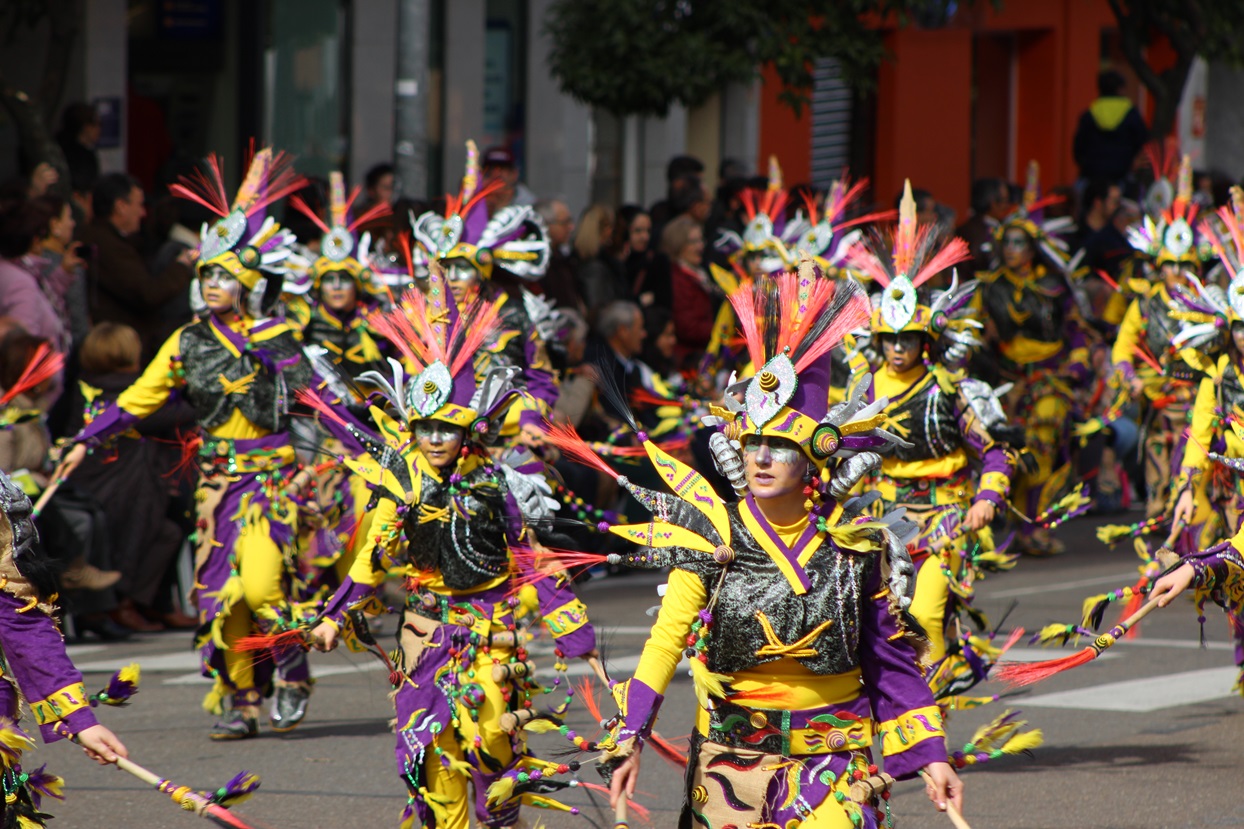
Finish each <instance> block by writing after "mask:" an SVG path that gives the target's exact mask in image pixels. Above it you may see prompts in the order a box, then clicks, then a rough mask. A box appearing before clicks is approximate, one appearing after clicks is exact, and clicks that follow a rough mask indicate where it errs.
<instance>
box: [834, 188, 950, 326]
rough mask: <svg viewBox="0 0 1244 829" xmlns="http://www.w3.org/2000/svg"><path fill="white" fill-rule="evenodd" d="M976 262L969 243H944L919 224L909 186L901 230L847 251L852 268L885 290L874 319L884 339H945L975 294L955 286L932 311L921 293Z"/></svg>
mask: <svg viewBox="0 0 1244 829" xmlns="http://www.w3.org/2000/svg"><path fill="white" fill-rule="evenodd" d="M970 257H971V253H970V251H969V249H968V244H967V242H965V241H963V240H962V239H959V238H957V237H956V238H954V239H951V240H950V241H949V242H946V243H945V244H942V242H941V241H940V239H939V237H938V232H937V228H936V227H935V226H933V225H928V224H926V225H920V224H918V223H917V222H916V200H915V199H914V198H913V197H912V194H911V182H910V181H906V182H904V184H903V198H902V200H901V201H900V202H899V209H898V225H897V226H896V227H895V228H894V230H893V231H892V232H891V234H890V235H889V237H888V238H887V237H886V236H883V235H881V234H878V233H874V234H872V236H871V239H870V240H869V241H868V242H864V241H860V242H858V243H857V244H855V245H854V246H853V247H852V248H851V249H850V250H849V251H848V252H847V267H849V268H851V269H852V270H855V271H858V272H860V273H862V274H864V275H866V276H868V277H869V278H871V279H872V280H873V281H874V282H876V283H877V284H878V285H879V286H880V287H881V298H880V301H879V302H877V303H876V305H877V308H876V311H874V312H873V315H872V329H873V331H874V332H876V333H879V334H894V333H898V332H899V331H922V332H927V333H929V334H932V335H933V336H940V335H941V333H942V332H943V331H945V330H946V329H947V327H948V326H949V321H950V318H949V315H950V314H952V313H954V312H955V311H958V310H960V309H961V308H962V307H963V305H965V304H966V302H967V294H969V293H970V290H971V289H965V290H961V289H959V288H958V282H957V280H956V282H955V285H954V286H952V287H951V290H950V291H947V292H945V293H943V294H942V295H941V296H939V297H938V300H937V301H936V302H934V303H933V305H932V306H929V305H922V304H920V296H919V293H918V289H919V288H920V286H921V285H923V284H924V283H926V282H928V281H929V280H930V279H932V278H933V277H934V276H935V275H937V274H938V273H940V272H941V271H943V270H945V269H946V268H949V267H952V266H953V265H956V264H958V263H959V262H962V261H964V260H966V259H969V258H970Z"/></svg>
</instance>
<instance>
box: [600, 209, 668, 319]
mask: <svg viewBox="0 0 1244 829" xmlns="http://www.w3.org/2000/svg"><path fill="white" fill-rule="evenodd" d="M613 248H614V256H615V257H616V258H617V260H618V261H619V262H621V263H622V272H623V274H624V275H625V277H626V281H627V283H628V284H629V285H630V286H631V296H633V297H635V298H636V299H637V300H638V301H639V304H640V305H641V306H643V307H644V308H648V307H650V306H653V305H655V306H659V307H661V308H669V307H670V305H671V304H672V303H673V301H674V298H673V295H672V291H671V290H670V280H669V261H668V260H667V259H665V257H663V256H661V255H660V254H658V253H657V251H656V250H654V249H653V245H652V217H651V216H649V215H648V214H647V213H646V212H645V211H644V209H643V208H642V207H640V206H639V205H637V204H624V205H622V206H621V207H620V208H618V220H617V221H616V222H615V223H614V226H613ZM658 259H659V260H660V261H658Z"/></svg>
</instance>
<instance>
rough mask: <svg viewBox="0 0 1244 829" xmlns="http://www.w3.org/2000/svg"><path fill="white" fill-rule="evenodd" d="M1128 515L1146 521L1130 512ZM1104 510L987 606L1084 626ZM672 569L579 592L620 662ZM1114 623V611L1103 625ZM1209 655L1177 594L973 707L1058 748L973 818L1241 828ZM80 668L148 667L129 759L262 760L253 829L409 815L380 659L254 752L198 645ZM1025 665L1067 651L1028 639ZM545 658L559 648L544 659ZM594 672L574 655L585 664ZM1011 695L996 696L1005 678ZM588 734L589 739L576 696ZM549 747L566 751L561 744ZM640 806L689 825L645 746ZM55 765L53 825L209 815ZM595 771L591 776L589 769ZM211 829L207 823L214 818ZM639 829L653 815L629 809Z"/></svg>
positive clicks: (1099, 558) (182, 773) (323, 677)
mask: <svg viewBox="0 0 1244 829" xmlns="http://www.w3.org/2000/svg"><path fill="white" fill-rule="evenodd" d="M1128 520H1135V518H1134V517H1132V518H1130V519H1128ZM1095 523H1096V522H1089V521H1085V520H1081V521H1078V522H1075V523H1073V524H1072V525H1070V526H1068V527H1065V528H1063V530H1062V533H1063V538H1064V539H1065V540H1066V541H1067V542H1068V544H1067V546H1068V552H1067V554H1065V555H1063V556H1060V557H1057V558H1053V559H1025V560H1023V561H1021V562H1020V565H1019V567H1018V568H1017V569H1016V570H1014V571H1012V572H1010V573H1005V574H1001V575H997V576H992V577H990V578H989V579H988V581H987V582H986V583H983V584H982V585H981V586H980V594H981V605H982V607H983V608H984V609H985V610H986V611H987V612H988V613H989V614H990V616H991V618H993V619H998V618H1000V616H1001V614H1002V613H1003V612H1004V611H1005V610H1006V608H1008V607H1009V606H1010V605H1011V604H1012V603H1013V602H1018V606H1017V607H1016V609H1015V610H1014V612H1013V613H1012V614H1011V616H1010V618H1009V620H1008V627H1010V626H1013V625H1023V626H1024V627H1025V628H1026V629H1028V630H1029V631H1035V630H1037V629H1038V628H1039V627H1041V626H1042V625H1044V624H1046V623H1049V622H1053V621H1067V622H1070V621H1075V620H1076V618H1077V617H1078V614H1079V609H1080V604H1081V601H1082V600H1083V598H1084V597H1085V596H1087V595H1089V594H1091V593H1095V592H1104V591H1105V590H1107V589H1112V588H1114V587H1117V586H1120V585H1123V584H1127V583H1130V582H1132V581H1133V580H1134V579H1135V575H1136V570H1135V558H1134V556H1133V554H1132V553H1131V552H1130V548H1128V547H1126V546H1120V548H1118V549H1116V550H1114V551H1108V550H1106V549H1104V548H1103V547H1102V545H1101V544H1099V543H1098V542H1097V541H1096V539H1095V538H1094V537H1093V532H1092V531H1093V527H1094V526H1095ZM660 580H661V579H659V578H657V577H655V576H650V575H644V574H639V575H633V576H628V577H621V578H613V579H607V580H604V581H600V582H595V583H592V584H589V585H588V586H587V588H586V590H585V593H584V597H585V599H586V600H587V602H588V605H589V607H590V608H591V611H592V614H593V618H594V619H595V620H597V621H598V623H599V624H600V627H601V628H602V629H603V630H604V631H605V632H606V636H607V640H608V641H607V644H608V652H609V657H610V663H611V666H612V669H613V672H614V673H615V674H618V675H623V674H625V673H627V672H628V671H629V670H630V669H631V668H633V667H634V665H635V660H636V657H637V655H638V652H639V649H640V647H641V646H642V644H643V641H644V634H645V632H646V630H647V626H648V625H649V624H650V623H651V618H650V617H649V616H647V615H646V614H645V611H646V610H647V609H648V608H649V607H650V606H652V605H654V604H655V603H656V601H657V598H656V593H655V585H656V584H657V583H658V582H659V581H660ZM1113 618H1114V614H1111V615H1109V616H1108V617H1107V619H1108V620H1111V619H1113ZM1206 632H1207V637H1208V640H1209V647H1208V649H1204V650H1202V649H1200V648H1199V647H1198V643H1197V624H1196V613H1195V611H1194V609H1193V608H1192V606H1191V605H1190V604H1189V603H1184V602H1182V600H1181V601H1180V602H1179V603H1177V605H1176V606H1174V607H1172V608H1170V609H1168V610H1166V611H1163V612H1162V613H1160V614H1157V615H1155V616H1154V617H1151V618H1150V620H1149V621H1146V623H1145V624H1144V626H1143V631H1142V634H1141V636H1140V637H1139V638H1138V639H1136V640H1134V641H1128V642H1125V643H1122V644H1120V645H1119V646H1117V647H1115V648H1114V649H1112V650H1111V651H1110V652H1109V653H1108V655H1107V656H1108V658H1103V659H1099V660H1097V661H1096V662H1094V663H1092V664H1090V665H1088V666H1087V667H1084V668H1081V669H1079V670H1077V671H1074V672H1071V673H1068V674H1063V675H1060V676H1058V677H1055V678H1054V679H1052V680H1051V681H1049V682H1048V683H1046V684H1045V685H1042V686H1039V687H1038V689H1036V690H1034V691H1032V692H1029V693H1028V694H1024V695H1020V696H1017V697H1015V698H1014V699H1011V700H1007V701H1005V702H998V703H994V704H993V705H991V706H987V707H985V708H984V709H982V710H977V711H969V712H965V713H962V714H959V715H957V716H956V717H955V719H954V720H953V721H952V723H951V725H950V730H951V741H952V743H953V744H955V745H956V747H957V746H962V744H963V743H964V742H965V741H966V740H967V739H969V738H970V737H971V735H972V732H973V730H974V729H975V728H976V726H977V725H978V724H980V723H981V722H983V721H985V720H987V719H989V718H991V717H992V716H994V715H996V714H998V713H1001V712H1002V710H1003V706H1004V705H1005V704H1006V703H1010V704H1011V705H1012V706H1014V707H1019V708H1022V709H1023V711H1024V713H1025V715H1026V716H1027V717H1028V718H1029V719H1030V721H1031V722H1032V723H1033V724H1034V725H1037V726H1039V727H1040V728H1042V729H1043V730H1044V731H1045V735H1046V744H1045V746H1043V747H1042V748H1041V749H1039V750H1038V751H1037V752H1036V753H1035V755H1034V756H1033V757H1015V758H1006V759H1003V760H1000V761H996V762H995V763H993V764H990V765H987V766H984V767H982V768H979V769H969V770H968V771H967V772H966V773H965V775H964V777H965V780H966V784H967V802H968V806H967V812H966V814H967V818H968V820H969V821H970V822H971V825H972V826H973V827H975V829H1054V827H1085V828H1088V827H1092V828H1093V829H1107V828H1109V829H1116V828H1117V829H1141V828H1142V827H1153V828H1154V829H1156V828H1157V827H1223V826H1242V825H1244V801H1241V798H1240V797H1239V787H1240V772H1239V767H1240V757H1241V751H1242V750H1241V749H1240V748H1239V746H1240V745H1244V702H1241V700H1240V699H1239V698H1238V697H1232V696H1231V693H1230V689H1231V684H1232V682H1233V681H1234V678H1235V671H1234V668H1233V666H1232V652H1231V646H1230V643H1229V637H1228V634H1227V630H1226V622H1225V620H1224V619H1223V617H1222V615H1221V614H1220V613H1219V612H1217V610H1211V612H1210V613H1209V623H1208V624H1207V631H1206ZM71 653H72V654H73V656H74V659H75V661H77V662H78V664H79V665H80V666H81V667H82V668H83V670H84V671H87V672H89V673H88V675H87V684H88V687H89V689H90V690H95V688H94V687H92V686H97V685H102V683H103V682H104V681H106V679H107V672H109V671H111V670H114V669H115V668H117V667H119V666H120V665H122V664H124V663H125V662H128V661H130V660H134V659H137V660H138V661H139V662H140V663H141V664H142V667H143V673H144V676H143V685H142V688H143V690H142V693H141V694H140V695H139V696H138V697H137V699H136V700H135V703H134V704H133V705H132V706H130V707H128V708H125V709H120V710H112V709H109V710H105V711H104V712H103V714H102V716H103V719H104V721H105V722H106V723H107V724H108V725H109V726H110V727H113V728H115V729H116V730H117V731H118V732H119V733H120V735H121V736H122V738H123V739H124V740H125V741H126V743H127V745H128V746H129V748H130V751H131V756H132V757H133V758H134V759H135V760H136V761H138V762H139V763H142V764H145V765H147V766H149V767H150V768H151V769H153V770H155V771H156V772H158V773H159V774H161V775H163V776H166V777H168V778H170V779H173V780H176V781H178V782H184V783H186V784H189V785H193V786H195V787H198V788H214V787H216V786H219V785H221V784H223V783H224V782H225V781H226V780H228V779H229V777H231V776H232V775H233V774H234V773H236V772H237V771H239V770H241V769H250V770H254V771H256V772H258V773H259V774H260V775H261V776H262V778H263V786H262V788H261V789H260V791H259V793H258V794H257V795H256V797H255V798H254V799H253V800H251V801H250V802H249V803H246V804H244V805H242V806H241V807H239V809H238V811H239V813H241V814H243V815H245V816H246V818H247V820H249V821H251V822H252V823H254V824H255V825H256V826H260V827H265V826H271V827H277V828H279V829H334V828H335V827H355V826H359V827H362V826H367V827H373V826H374V827H386V826H396V824H397V818H398V814H399V813H400V811H401V809H402V807H403V805H404V801H405V796H404V792H403V788H402V785H401V783H400V782H399V781H398V779H397V777H396V775H395V773H394V769H393V746H392V736H391V734H390V733H389V727H388V719H389V717H390V716H391V708H390V707H389V703H388V699H387V695H388V690H389V688H388V685H387V682H386V677H385V675H384V673H383V672H382V671H379V670H377V668H378V667H379V666H378V665H376V664H373V660H372V659H371V657H368V656H366V655H351V654H332V655H330V656H327V657H325V656H323V655H318V654H317V655H316V656H315V657H314V667H315V672H316V674H317V675H318V677H319V684H318V686H317V690H316V694H315V696H314V698H313V700H312V706H311V713H310V715H309V717H308V720H307V722H306V723H305V724H304V725H303V726H302V728H300V729H299V730H298V731H296V732H294V733H293V734H291V735H288V736H286V737H284V738H281V737H277V736H274V735H272V734H270V733H264V734H263V736H262V737H261V738H260V739H257V740H251V741H247V742H244V743H239V744H228V745H221V744H217V743H211V742H209V741H208V739H207V737H206V732H207V727H208V726H209V725H210V722H211V719H210V717H208V716H207V715H205V714H203V713H202V712H201V711H200V710H199V707H198V706H199V701H200V699H201V697H202V694H203V691H204V688H205V686H204V684H203V681H202V680H200V679H199V678H198V675H197V671H196V669H195V660H194V656H193V654H192V653H191V652H190V651H189V650H188V648H187V642H186V640H185V638H184V637H182V636H179V635H175V634H161V635H153V636H146V637H142V638H140V639H139V640H137V641H135V642H133V643H127V644H124V645H110V646H102V645H98V644H86V645H75V646H73V647H72V648H71ZM1016 653H1017V658H1022V659H1039V658H1047V657H1049V656H1053V655H1056V654H1054V653H1047V652H1044V651H1039V650H1036V649H1028V648H1025V647H1023V646H1022V645H1021V647H1020V648H1018V649H1017V652H1016ZM546 661H547V660H546ZM585 668H586V666H579V665H576V666H575V669H576V670H577V671H578V672H579V673H581V674H582V673H585V672H586V671H585V670H583V669H585ZM690 687H691V686H690V680H689V679H688V678H687V677H685V676H683V675H681V673H680V676H679V677H678V678H677V679H676V680H675V685H674V687H673V688H671V691H670V694H669V697H668V698H667V700H666V704H665V707H664V709H663V715H662V718H661V721H660V724H659V729H660V731H661V732H662V733H663V734H665V735H667V736H675V735H680V734H686V733H688V732H689V731H690V729H691V716H692V713H693V707H694V701H693V698H692V695H691V692H690ZM994 690H1001V689H994ZM570 722H571V724H572V726H573V727H575V728H578V729H580V730H584V731H585V732H586V733H593V732H592V726H591V724H590V723H589V721H588V717H587V716H586V715H585V713H584V711H583V710H582V709H581V708H578V707H576V711H575V714H574V716H572V717H571V719H570ZM533 739H534V740H535V741H536V742H535V745H537V746H541V747H548V748H560V747H561V746H562V745H565V743H560V744H559V741H558V739H557V738H556V737H555V736H552V737H551V736H540V737H535V738H533ZM645 761H646V765H645V767H644V772H643V779H642V781H641V786H640V788H641V789H642V790H643V792H644V795H643V797H641V798H640V800H641V802H642V803H645V804H648V805H649V806H650V807H651V809H652V825H654V826H658V827H667V826H673V825H675V816H676V814H677V806H678V802H679V793H678V792H679V789H680V783H681V780H680V771H677V770H674V769H672V768H670V767H669V766H667V765H666V764H665V763H664V762H663V761H661V760H660V759H659V758H657V757H655V756H650V757H649V756H646V757H645ZM28 762H30V764H31V765H32V766H34V765H38V764H40V763H44V762H46V763H48V765H49V766H50V767H52V768H53V769H55V770H56V771H58V772H60V773H61V774H63V775H64V776H65V777H66V779H67V781H68V801H67V802H65V803H63V804H53V808H52V811H53V812H54V813H55V814H56V821H55V823H54V824H53V825H54V826H55V827H58V829H77V828H78V827H92V828H93V829H111V828H112V827H116V829H121V827H126V829H156V828H157V827H159V829H165V827H168V828H169V829H176V828H177V827H192V826H194V825H195V823H196V820H197V819H196V818H194V817H192V816H190V815H183V814H179V813H177V812H176V810H175V809H174V807H173V806H172V805H171V804H170V803H169V802H168V801H167V800H166V799H165V797H164V796H163V795H159V794H156V793H154V792H152V791H150V790H148V789H145V788H144V787H143V786H142V785H141V784H139V783H138V782H137V781H136V780H134V779H132V778H130V777H129V776H128V775H125V774H122V773H120V772H117V771H114V770H112V769H105V768H99V767H96V766H94V765H93V764H91V763H89V762H88V761H87V760H86V759H85V758H84V757H82V756H81V753H80V752H78V751H77V750H75V749H72V748H69V747H66V746H65V745H63V744H58V745H55V746H52V747H41V748H39V749H38V750H37V751H36V752H35V753H34V754H33V755H32V756H30V757H29V758H28ZM594 778H595V773H594V772H590V771H589V772H587V773H586V774H585V779H592V780H593V782H595V780H594ZM921 789H922V787H921V785H920V784H919V783H911V782H909V783H905V784H902V785H901V786H900V788H899V789H898V791H897V794H896V796H895V798H894V800H893V801H892V802H893V803H894V809H895V813H896V824H897V825H898V826H900V827H902V828H903V829H926V827H928V829H945V828H946V827H949V826H950V821H949V820H948V819H947V818H945V817H944V816H941V815H937V814H935V813H934V812H933V811H932V807H931V806H930V805H929V804H928V803H927V802H926V801H925V800H924V797H923V794H922V791H921ZM567 800H568V801H569V802H572V803H575V804H576V805H580V806H582V807H583V808H584V812H585V816H584V817H587V818H590V820H591V821H595V824H596V825H598V826H605V825H608V826H611V825H612V822H611V821H608V820H607V819H606V817H605V816H604V813H603V812H601V813H595V812H593V810H592V807H591V805H590V804H589V802H588V800H587V798H586V797H585V796H584V795H583V794H582V793H575V794H573V795H570V796H569V797H568V798H567ZM584 817H577V818H576V817H571V816H568V815H561V814H545V813H534V812H533V813H529V815H528V819H529V820H530V821H531V822H532V823H533V824H536V823H537V818H539V819H542V820H543V821H544V823H545V825H546V826H548V827H549V828H550V829H558V828H559V827H583V826H590V825H592V824H591V822H590V821H588V820H585V819H584ZM204 825H205V824H204ZM632 825H641V824H639V823H638V822H637V821H632Z"/></svg>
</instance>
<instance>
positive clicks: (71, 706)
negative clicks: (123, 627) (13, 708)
mask: <svg viewBox="0 0 1244 829" xmlns="http://www.w3.org/2000/svg"><path fill="white" fill-rule="evenodd" d="M25 605H26V603H25V602H23V601H22V600H21V599H18V598H17V597H15V596H12V595H10V594H9V593H4V592H0V645H2V646H3V648H4V656H5V659H6V660H7V662H8V667H9V670H10V671H12V672H13V678H14V679H16V680H17V686H18V687H19V688H21V691H22V695H23V696H25V697H26V699H27V701H28V702H29V703H30V708H31V710H32V711H33V712H34V714H35V719H36V721H37V722H38V724H39V733H40V735H41V736H42V737H43V742H45V743H53V742H56V741H57V740H59V739H61V737H60V735H58V734H57V733H56V731H55V727H56V723H57V722H63V723H65V727H66V728H68V729H69V730H70V731H71V732H72V733H74V734H77V733H79V732H81V731H83V730H84V729H87V728H90V727H91V726H92V725H95V724H96V720H95V714H94V713H93V712H92V711H91V706H90V702H89V701H88V700H87V695H86V689H85V688H84V687H83V685H82V674H80V673H79V672H78V669H77V668H75V667H74V666H73V663H72V662H70V661H69V656H68V655H67V654H66V653H65V642H64V639H62V638H61V634H60V631H59V630H58V629H57V627H56V623H55V622H54V621H52V617H51V616H48V615H47V614H46V613H43V612H42V611H40V610H39V609H38V608H37V607H31V608H30V609H29V610H26V611H25V612H19V610H21V608H23V607H25Z"/></svg>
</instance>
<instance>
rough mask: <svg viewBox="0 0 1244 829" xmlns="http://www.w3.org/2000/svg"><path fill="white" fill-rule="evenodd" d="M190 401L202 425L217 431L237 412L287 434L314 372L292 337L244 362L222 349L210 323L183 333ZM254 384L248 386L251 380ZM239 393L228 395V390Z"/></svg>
mask: <svg viewBox="0 0 1244 829" xmlns="http://www.w3.org/2000/svg"><path fill="white" fill-rule="evenodd" d="M181 352H182V354H181V357H182V365H183V366H184V367H185V372H186V396H187V397H188V398H189V400H190V403H191V405H192V406H194V410H195V413H196V414H197V415H198V418H199V423H200V425H202V426H203V427H204V428H207V429H211V428H213V427H215V426H219V425H220V424H222V423H224V422H225V421H226V420H228V419H229V416H230V415H231V414H232V412H233V409H237V410H239V411H240V412H242V414H244V415H245V416H246V417H247V419H249V420H250V421H251V422H252V423H254V424H255V425H257V426H259V427H260V428H263V429H266V430H268V431H270V432H283V431H285V430H286V429H287V428H288V427H289V406H290V404H291V403H292V402H293V396H294V391H295V390H297V389H299V388H302V387H303V386H306V385H307V384H308V383H309V382H310V381H311V367H310V364H309V362H308V361H307V360H305V359H304V358H303V357H302V350H301V347H300V345H299V343H298V340H297V338H296V337H295V335H294V333H293V332H292V331H284V332H282V333H280V334H277V335H276V336H273V337H271V338H269V339H266V340H262V341H258V342H254V343H251V344H250V347H249V348H248V349H247V350H246V351H243V352H242V354H241V355H240V356H237V357H235V356H233V354H232V353H231V352H230V351H229V350H228V349H227V348H224V347H223V346H221V344H220V340H219V339H217V337H216V335H215V334H213V333H212V330H211V328H210V327H209V326H208V324H207V323H204V322H197V323H193V324H191V325H188V326H186V327H185V328H183V329H182V332H181ZM251 375H253V380H252V381H251V382H249V383H246V378H248V377H250V376H251ZM226 383H227V384H229V385H231V386H235V387H236V388H237V389H238V391H237V393H227V391H226V388H225V385H226Z"/></svg>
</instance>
